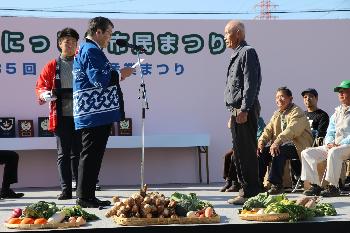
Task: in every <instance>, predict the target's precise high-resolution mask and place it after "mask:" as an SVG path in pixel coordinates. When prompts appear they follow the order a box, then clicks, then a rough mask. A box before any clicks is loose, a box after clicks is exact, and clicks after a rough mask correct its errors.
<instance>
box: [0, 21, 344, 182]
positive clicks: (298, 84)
mask: <svg viewBox="0 0 350 233" xmlns="http://www.w3.org/2000/svg"><path fill="white" fill-rule="evenodd" d="M112 21H113V23H114V26H115V27H114V37H113V40H112V43H111V44H110V46H109V48H108V50H106V51H105V52H106V53H107V55H108V57H109V59H110V61H111V62H112V63H115V64H114V65H116V66H122V67H123V66H124V65H125V64H126V65H130V64H131V65H132V63H135V62H136V56H135V55H134V54H132V53H131V51H130V50H128V51H125V50H120V49H118V48H117V47H116V46H115V43H114V42H115V40H116V39H119V38H121V39H128V41H129V42H130V43H136V44H139V45H145V46H146V49H147V53H146V54H143V55H141V58H145V61H144V62H143V64H144V72H145V73H144V74H145V83H146V88H147V95H148V99H149V107H150V110H148V111H147V112H146V121H145V132H146V136H147V135H155V134H192V133H193V134H195V133H208V134H210V137H211V144H210V147H209V166H210V179H211V181H213V182H217V181H223V180H222V167H223V159H222V155H223V154H224V153H225V152H226V151H227V150H228V149H229V148H230V146H231V143H230V140H231V139H230V133H229V130H228V129H227V126H226V125H227V119H228V117H229V113H228V112H227V111H226V109H225V106H224V102H223V91H224V87H225V79H226V77H225V75H226V68H227V65H228V61H229V57H230V54H231V50H229V49H226V51H223V48H224V47H222V46H224V45H223V41H222V38H223V31H224V27H225V25H226V23H227V21H222V20H112ZM87 23H88V20H87V19H44V18H12V17H9V18H5V17H2V18H0V32H1V49H2V50H1V52H0V98H1V101H0V109H1V111H0V117H16V121H17V120H24V119H33V120H34V123H35V129H36V128H37V126H36V123H37V117H39V116H47V115H48V105H43V106H39V105H38V104H37V102H36V98H35V94H34V87H35V82H36V79H37V76H38V75H39V73H40V71H41V69H42V67H43V66H44V65H45V63H46V62H47V61H48V60H49V59H52V58H56V57H58V55H59V53H58V50H57V46H56V34H57V32H58V31H59V30H61V29H62V28H64V27H67V26H69V27H73V28H75V29H76V30H77V31H78V32H79V34H80V36H81V38H83V35H84V33H85V31H86V28H87ZM244 23H245V25H246V40H247V42H248V44H250V45H252V46H253V47H255V48H256V50H257V52H258V55H259V58H260V62H261V67H262V76H263V80H262V87H261V92H260V102H261V105H262V116H263V118H264V120H265V121H268V120H269V119H270V117H271V115H272V113H273V111H274V110H275V102H274V95H275V90H276V88H278V87H280V86H288V87H289V88H290V89H291V90H292V91H293V94H294V102H295V103H297V104H298V105H299V106H301V107H303V103H302V98H301V96H300V93H301V91H302V90H303V89H304V88H307V87H314V88H316V89H317V90H318V92H319V107H321V108H322V109H324V110H325V111H327V112H328V113H329V114H331V113H332V112H333V109H334V107H335V106H336V105H337V104H338V100H337V95H336V94H335V93H333V91H332V89H333V87H334V86H336V85H337V84H338V83H339V82H340V81H341V80H343V79H350V75H349V66H350V62H349V61H350V46H349V41H350V20H315V21H304V20H300V21H282V20H279V21H244ZM80 41H81V40H80ZM139 83H140V78H139V74H137V75H134V76H132V77H131V78H130V79H128V80H126V81H124V82H122V89H123V92H124V99H125V106H126V115H127V117H131V118H133V135H140V134H141V102H140V101H139V100H138V99H137V97H138V95H139V94H138V89H139ZM35 135H37V130H36V131H35ZM0 143H1V141H0ZM140 156H141V151H140V150H137V149H130V150H128V149H113V150H107V152H106V154H105V157H104V161H103V164H102V168H101V173H100V182H101V183H102V184H105V185H117V184H138V183H139V182H140V178H139V177H140V168H139V166H140ZM56 157H57V156H56V151H54V150H44V151H20V164H19V183H18V185H17V186H20V187H36V186H57V185H59V182H58V174H57V167H56ZM145 158H146V159H145V183H153V184H154V183H157V184H160V183H191V182H198V177H197V173H198V167H197V157H196V156H195V149H194V148H193V149H171V148H169V149H146V153H145ZM203 166H204V165H203ZM203 168H204V167H203ZM0 173H2V171H0ZM203 176H204V179H205V174H204V170H203ZM42 177H45V179H43V178H42Z"/></svg>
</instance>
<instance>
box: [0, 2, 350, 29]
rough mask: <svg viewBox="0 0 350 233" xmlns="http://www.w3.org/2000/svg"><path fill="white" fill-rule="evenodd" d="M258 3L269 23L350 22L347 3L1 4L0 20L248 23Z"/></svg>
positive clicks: (256, 11)
mask: <svg viewBox="0 0 350 233" xmlns="http://www.w3.org/2000/svg"><path fill="white" fill-rule="evenodd" d="M261 2H264V3H265V5H266V3H268V2H269V3H270V5H271V7H270V11H272V12H273V13H272V14H271V15H270V16H272V17H271V19H277V20H278V19H350V0H176V1H167V0H105V1H101V0H59V1H57V0H12V1H5V0H2V1H1V4H0V16H26V17H44V18H45V17H48V18H92V17H95V16H104V17H108V18H112V19H244V20H247V19H259V15H260V7H258V5H259V3H261ZM265 12H266V8H265ZM263 19H266V18H263ZM0 25H1V21H0Z"/></svg>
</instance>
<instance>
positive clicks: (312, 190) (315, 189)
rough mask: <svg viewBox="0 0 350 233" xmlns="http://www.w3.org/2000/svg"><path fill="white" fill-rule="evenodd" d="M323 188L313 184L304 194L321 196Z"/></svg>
mask: <svg viewBox="0 0 350 233" xmlns="http://www.w3.org/2000/svg"><path fill="white" fill-rule="evenodd" d="M321 191H322V188H321V187H320V186H318V185H317V184H311V187H310V188H309V189H308V190H305V191H304V192H303V194H304V195H305V196H320V193H321Z"/></svg>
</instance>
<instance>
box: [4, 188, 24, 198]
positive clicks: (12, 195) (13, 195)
mask: <svg viewBox="0 0 350 233" xmlns="http://www.w3.org/2000/svg"><path fill="white" fill-rule="evenodd" d="M23 196H24V193H15V192H14V191H13V190H12V189H8V190H6V191H3V190H1V193H0V197H1V198H21V197H23Z"/></svg>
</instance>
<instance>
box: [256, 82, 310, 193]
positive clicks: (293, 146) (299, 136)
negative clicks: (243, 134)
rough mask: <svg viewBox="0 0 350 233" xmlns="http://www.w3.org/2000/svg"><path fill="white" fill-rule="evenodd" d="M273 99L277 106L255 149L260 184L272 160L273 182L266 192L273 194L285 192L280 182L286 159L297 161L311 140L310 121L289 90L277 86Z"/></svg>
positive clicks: (270, 180)
mask: <svg viewBox="0 0 350 233" xmlns="http://www.w3.org/2000/svg"><path fill="white" fill-rule="evenodd" d="M275 98H276V105H277V108H278V109H277V111H276V112H275V113H274V114H273V116H272V117H271V120H270V122H269V123H268V124H267V125H266V127H265V129H264V131H263V133H262V135H261V136H260V138H259V140H258V152H257V153H258V159H259V179H260V183H261V185H262V183H263V180H264V177H265V173H266V170H267V166H268V165H269V163H270V162H271V169H270V172H269V176H268V181H269V182H270V183H271V184H272V185H271V188H270V190H269V191H268V192H269V194H272V195H274V194H280V193H283V192H284V188H283V184H282V181H283V173H284V167H285V162H286V160H288V159H296V160H298V159H299V158H300V153H301V151H302V150H303V149H305V148H307V147H309V146H311V145H312V141H313V140H312V134H311V129H310V125H309V122H308V120H307V118H306V116H305V114H304V111H303V110H302V109H301V108H300V107H298V106H297V105H295V104H294V103H293V102H292V101H293V96H292V92H291V90H290V89H288V88H287V87H280V88H278V89H277V91H276V97H275ZM268 145H269V146H268ZM299 175H300V174H299Z"/></svg>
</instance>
